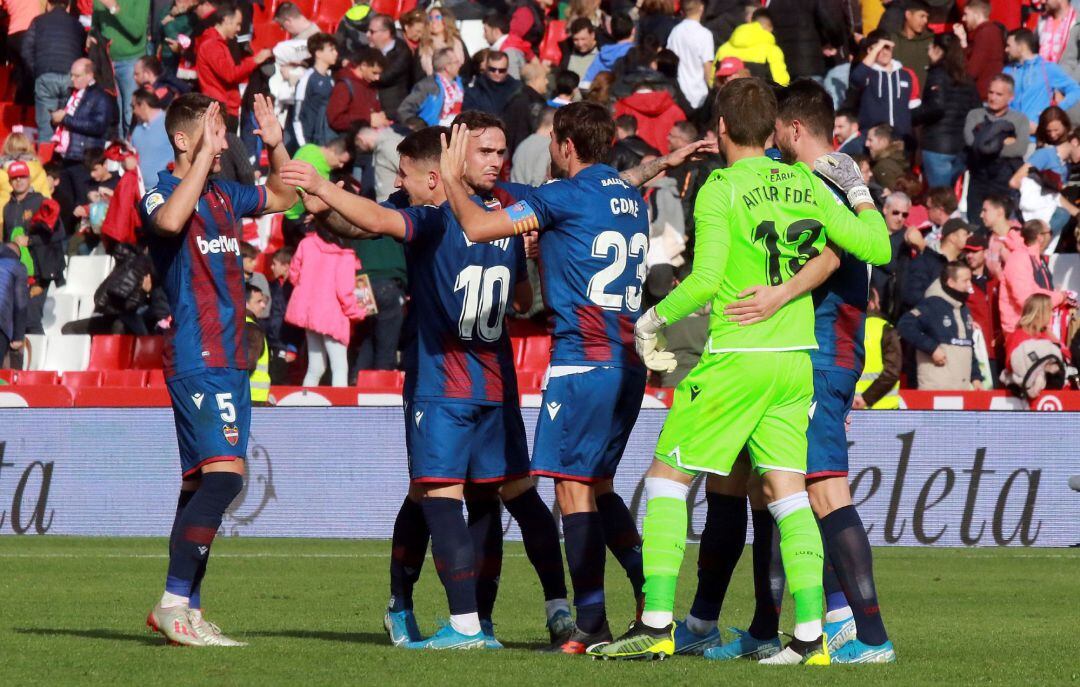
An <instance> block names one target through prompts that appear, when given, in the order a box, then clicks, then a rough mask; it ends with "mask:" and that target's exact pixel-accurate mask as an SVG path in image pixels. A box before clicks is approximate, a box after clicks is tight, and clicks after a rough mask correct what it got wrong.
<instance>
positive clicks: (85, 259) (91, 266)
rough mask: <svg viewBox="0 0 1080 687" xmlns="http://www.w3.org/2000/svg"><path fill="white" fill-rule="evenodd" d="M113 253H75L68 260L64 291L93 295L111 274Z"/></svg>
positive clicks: (79, 294)
mask: <svg viewBox="0 0 1080 687" xmlns="http://www.w3.org/2000/svg"><path fill="white" fill-rule="evenodd" d="M113 262H114V261H113V258H112V256H111V255H73V256H71V259H70V260H69V261H68V267H67V274H66V275H65V276H66V277H67V283H66V284H64V286H63V287H61V288H60V291H61V292H62V293H70V294H74V295H76V296H93V295H94V291H97V287H98V286H100V285H101V282H103V281H105V277H107V276H109V272H111V271H112V268H113Z"/></svg>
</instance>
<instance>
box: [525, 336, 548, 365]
mask: <svg viewBox="0 0 1080 687" xmlns="http://www.w3.org/2000/svg"><path fill="white" fill-rule="evenodd" d="M549 360H551V337H550V336H548V335H547V334H537V335H535V336H530V337H529V338H528V339H526V340H525V355H524V357H523V358H522V359H521V369H522V370H529V371H531V372H543V371H544V370H545V369H547V366H548V361H549Z"/></svg>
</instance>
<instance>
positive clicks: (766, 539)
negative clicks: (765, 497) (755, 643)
mask: <svg viewBox="0 0 1080 687" xmlns="http://www.w3.org/2000/svg"><path fill="white" fill-rule="evenodd" d="M750 516H751V518H752V520H753V523H754V546H753V554H754V620H753V621H752V622H751V623H750V634H751V635H752V636H754V637H756V638H757V639H773V638H775V637H776V635H777V633H778V632H779V631H780V606H781V604H782V603H783V599H784V583H785V582H786V581H787V578H786V577H785V576H784V564H783V561H782V560H781V558H780V531H779V530H778V529H777V528H776V521H775V520H773V516H772V514H771V513H770V512H769V511H768V510H766V509H762V510H752V511H750Z"/></svg>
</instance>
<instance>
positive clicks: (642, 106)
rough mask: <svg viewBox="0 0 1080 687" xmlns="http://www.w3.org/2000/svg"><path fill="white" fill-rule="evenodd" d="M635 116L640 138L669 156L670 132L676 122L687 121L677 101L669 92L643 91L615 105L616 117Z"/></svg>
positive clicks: (632, 94)
mask: <svg viewBox="0 0 1080 687" xmlns="http://www.w3.org/2000/svg"><path fill="white" fill-rule="evenodd" d="M624 114H628V115H633V116H634V118H635V119H637V123H638V130H637V133H638V136H640V137H641V138H643V139H645V142H646V143H648V144H649V145H651V146H652V147H653V148H656V149H657V150H659V151H660V154H661V155H667V154H668V152H669V148H668V139H667V135H668V132H669V131H671V127H672V126H674V125H675V122H681V121H683V120H685V119H686V115H685V114H684V113H683V111H682V110H681V109H679V106H678V105H676V104H675V99H674V98H672V97H671V94H670V93H668V92H667V91H650V90H642V91H637V92H636V93H631V94H630V95H628V96H626V97H625V98H623V99H622V100H619V101H618V102H616V103H615V116H616V117H618V116H619V115H624Z"/></svg>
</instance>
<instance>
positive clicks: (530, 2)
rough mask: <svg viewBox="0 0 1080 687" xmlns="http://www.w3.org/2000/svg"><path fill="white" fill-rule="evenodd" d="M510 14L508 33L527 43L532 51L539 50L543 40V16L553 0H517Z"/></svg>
mask: <svg viewBox="0 0 1080 687" xmlns="http://www.w3.org/2000/svg"><path fill="white" fill-rule="evenodd" d="M514 4H515V5H516V7H515V8H514V12H513V14H511V15H510V34H511V35H513V36H517V37H518V38H520V39H521V40H523V41H525V42H526V43H528V44H529V47H531V48H532V51H533V52H534V53H536V52H538V51H539V50H540V42H541V41H543V40H544V30H545V26H544V17H545V16H546V15H547V13H548V10H550V9H551V6H552V5H553V4H554V0H518V2H516V3H514Z"/></svg>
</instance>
